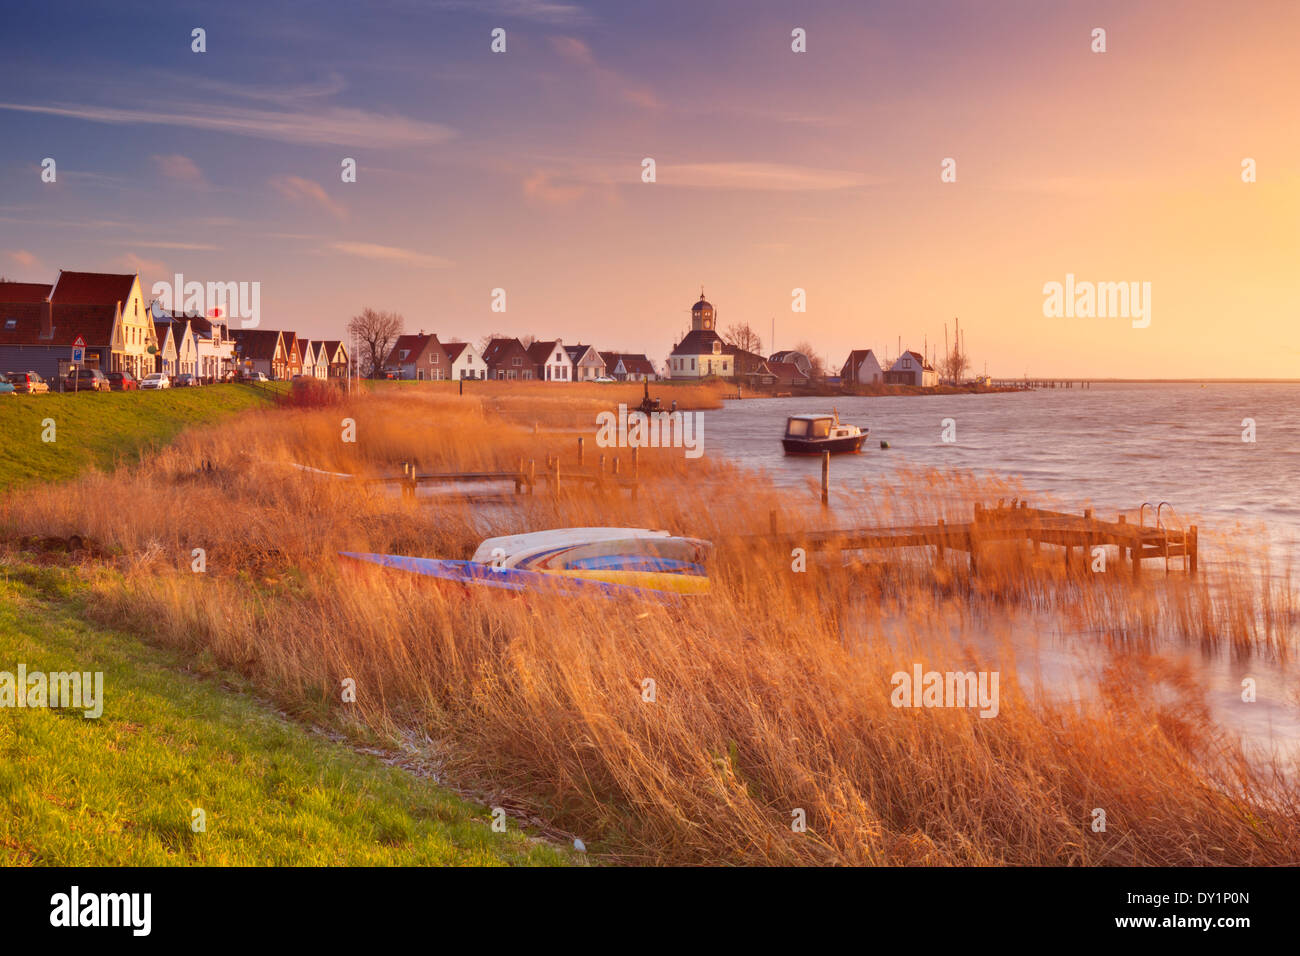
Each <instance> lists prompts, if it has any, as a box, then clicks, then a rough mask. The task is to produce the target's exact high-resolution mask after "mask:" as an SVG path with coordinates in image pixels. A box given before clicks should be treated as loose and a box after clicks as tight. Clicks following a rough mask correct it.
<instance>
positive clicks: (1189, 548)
mask: <svg viewBox="0 0 1300 956" xmlns="http://www.w3.org/2000/svg"><path fill="white" fill-rule="evenodd" d="M1197 537H1198V532H1197V530H1196V525H1192V526H1191V527H1190V528H1188V529H1187V535H1186V537H1184V538H1183V551H1184V553H1185V554H1186V555H1187V559H1186V560H1187V571H1188V573H1189V574H1195V573H1196V565H1197V556H1196V550H1197Z"/></svg>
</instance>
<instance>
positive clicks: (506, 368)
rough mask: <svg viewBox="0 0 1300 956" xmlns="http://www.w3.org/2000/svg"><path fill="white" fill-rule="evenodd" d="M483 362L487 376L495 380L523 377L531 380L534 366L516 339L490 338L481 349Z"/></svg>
mask: <svg viewBox="0 0 1300 956" xmlns="http://www.w3.org/2000/svg"><path fill="white" fill-rule="evenodd" d="M483 364H484V365H486V366H487V370H488V378H491V379H497V380H501V381H504V380H513V379H524V380H528V381H531V380H532V378H533V373H534V369H535V366H534V365H533V364H532V361H531V359H529V357H528V350H527V349H526V348H524V345H523V343H522V342H520V341H519V340H518V339H492V340H491V341H489V342H488V344H487V347H486V348H484V349H483Z"/></svg>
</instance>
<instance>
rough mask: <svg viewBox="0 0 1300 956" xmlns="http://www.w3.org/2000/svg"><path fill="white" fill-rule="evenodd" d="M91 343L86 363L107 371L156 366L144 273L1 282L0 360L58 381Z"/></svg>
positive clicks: (154, 334)
mask: <svg viewBox="0 0 1300 956" xmlns="http://www.w3.org/2000/svg"><path fill="white" fill-rule="evenodd" d="M77 342H81V343H83V344H84V346H85V353H84V357H83V364H85V365H87V366H91V367H94V368H99V369H101V370H103V371H105V372H113V371H128V372H130V373H131V374H132V375H136V376H142V375H146V374H148V373H149V372H152V371H153V366H154V357H153V354H152V353H151V352H150V351H149V350H150V349H151V348H153V349H154V350H155V351H156V349H157V332H156V330H155V329H154V326H153V321H152V319H151V317H150V314H149V310H148V309H147V308H145V306H144V298H143V296H142V295H141V292H140V277H139V276H138V275H118V274H110V273H100V272H67V271H64V270H60V271H59V276H58V278H57V279H56V280H55V282H54V285H53V286H49V285H45V284H43V283H34V282H4V283H0V362H2V363H4V364H5V367H6V370H8V369H15V370H17V369H21V370H23V371H33V372H36V373H37V374H38V375H41V376H42V377H45V378H50V379H58V378H61V377H62V376H63V375H65V374H66V373H67V370H68V368H69V367H70V365H71V362H72V347H73V345H74V343H77Z"/></svg>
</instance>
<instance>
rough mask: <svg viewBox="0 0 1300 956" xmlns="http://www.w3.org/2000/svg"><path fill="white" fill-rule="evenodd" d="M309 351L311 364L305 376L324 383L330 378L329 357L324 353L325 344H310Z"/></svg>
mask: <svg viewBox="0 0 1300 956" xmlns="http://www.w3.org/2000/svg"><path fill="white" fill-rule="evenodd" d="M311 349H312V363H311V366H310V367H309V368H308V371H307V374H308V375H310V376H311V377H312V378H318V379H321V380H322V381H324V380H325V379H327V378H329V377H330V360H329V356H328V355H327V354H326V352H325V343H324V342H312V343H311ZM304 367H306V366H304Z"/></svg>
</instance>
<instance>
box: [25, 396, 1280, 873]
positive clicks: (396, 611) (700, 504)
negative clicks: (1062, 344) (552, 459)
mask: <svg viewBox="0 0 1300 956" xmlns="http://www.w3.org/2000/svg"><path fill="white" fill-rule="evenodd" d="M543 388H544V387H543ZM529 401H530V402H531V403H533V404H536V403H537V401H540V399H529ZM586 401H587V399H586V398H585V397H582V398H581V399H580V401H579V403H578V404H577V407H569V408H563V407H560V406H561V405H562V404H563V403H557V407H556V408H555V409H554V410H553V415H550V416H547V417H548V420H551V421H553V422H555V423H559V424H558V427H567V425H568V423H569V422H576V423H579V424H580V425H581V423H584V422H585V427H587V428H589V429H591V431H592V432H594V415H593V414H592V413H593V407H588V406H586V405H585V404H584V403H585V402H586ZM593 401H596V400H594V399H593ZM503 404H504V405H505V406H507V407H503ZM510 405H511V403H510V402H507V401H505V399H504V398H503V397H499V396H498V397H493V396H488V395H482V396H473V397H471V396H456V395H452V394H449V393H447V392H445V391H439V390H434V389H429V390H423V391H419V392H415V391H411V392H404V391H403V392H399V391H398V390H392V391H389V390H380V391H378V392H376V393H375V394H372V395H362V396H358V397H356V398H355V399H353V400H351V401H349V402H348V403H346V404H345V405H344V406H341V407H338V408H328V409H306V410H303V409H277V410H274V411H267V412H262V413H258V414H255V415H249V416H245V417H244V418H242V419H239V420H236V421H234V422H232V423H230V424H228V425H225V426H222V427H220V428H215V429H210V430H206V431H198V432H193V433H190V434H187V435H185V436H183V438H182V439H181V440H180V441H179V442H177V443H176V444H175V445H173V446H172V447H170V448H168V449H167V450H165V451H163V452H161V453H159V454H157V455H155V456H153V457H151V458H150V459H148V460H147V461H145V462H143V463H142V464H141V465H140V466H139V467H137V468H134V469H132V470H130V471H118V472H116V473H113V474H107V475H106V474H92V475H88V476H86V477H84V478H83V479H80V480H78V481H75V482H72V483H70V484H67V485H62V486H59V487H57V488H54V487H49V488H38V489H32V490H29V491H27V492H25V493H24V494H23V496H22V497H21V499H20V498H17V497H10V498H7V499H5V500H4V501H3V502H2V503H0V527H2V528H3V530H4V534H5V536H6V540H8V541H10V542H13V541H15V540H17V539H18V538H20V537H21V536H24V535H55V536H67V535H72V534H78V535H82V536H84V537H86V538H89V539H93V540H94V541H96V542H98V544H99V546H100V549H101V551H100V552H99V553H100V554H101V555H107V556H101V557H98V558H93V559H92V558H86V559H85V560H84V562H83V564H84V567H83V568H82V573H83V574H84V577H85V580H86V581H87V582H88V585H89V586H90V587H91V588H92V589H93V592H94V595H95V601H94V602H93V608H92V613H94V614H96V615H98V616H99V617H100V618H102V620H103V621H104V622H105V623H112V624H114V625H117V626H126V627H130V628H133V629H135V630H137V631H139V632H141V633H143V634H145V635H148V636H150V637H151V639H153V640H156V641H159V642H162V643H165V644H168V645H171V646H176V647H180V648H183V649H185V650H188V651H190V652H192V653H195V654H208V655H211V656H213V657H214V658H215V659H216V660H218V661H219V662H221V663H222V664H223V665H225V666H228V667H231V668H235V669H238V670H239V671H240V672H241V673H243V674H245V675H246V676H248V677H250V678H252V679H253V680H255V681H256V682H257V684H258V685H259V686H260V687H261V688H263V689H264V691H265V692H266V693H267V694H268V695H269V696H271V697H273V698H274V699H275V700H276V701H277V702H279V703H280V704H281V705H282V706H284V707H285V708H286V709H288V710H289V711H291V712H293V713H296V714H299V715H301V716H302V717H303V719H307V720H311V721H313V722H317V723H323V724H330V725H332V726H334V727H336V728H339V729H343V730H345V731H346V732H349V733H356V734H361V733H365V734H372V735H373V734H378V735H381V736H383V737H387V738H390V739H393V740H403V741H407V742H409V741H411V740H420V741H431V743H425V744H422V746H425V747H426V748H428V749H429V750H430V751H431V753H432V754H433V755H434V756H436V759H437V761H438V762H439V764H440V765H441V766H443V767H444V768H445V772H446V774H447V775H448V777H449V778H450V779H451V780H452V781H454V782H456V783H459V784H460V785H462V786H464V787H466V788H469V789H473V790H476V791H478V792H483V793H487V794H490V795H491V796H492V799H494V800H495V801H497V802H500V803H502V804H503V805H508V806H518V807H522V808H525V809H526V810H527V812H528V813H530V814H533V815H536V816H538V817H541V818H543V819H545V820H547V821H549V822H551V823H552V824H553V825H555V826H556V827H559V828H562V829H564V830H567V831H570V832H574V833H578V834H580V835H582V837H583V839H584V840H586V841H587V843H588V845H589V846H592V847H593V848H594V849H596V850H598V851H600V852H602V853H604V854H606V855H607V857H608V858H609V859H611V860H615V861H624V862H644V863H654V864H700V863H733V864H826V863H832V864H944V865H949V864H1083V865H1098V864H1153V865H1163V864H1190V865H1201V864H1238V865H1245V864H1277V863H1290V862H1296V860H1297V856H1298V855H1300V851H1298V850H1297V847H1300V791H1297V789H1296V786H1297V785H1296V783H1295V781H1296V779H1297V778H1296V774H1295V770H1296V769H1297V768H1295V767H1293V766H1287V765H1285V764H1283V763H1281V762H1280V761H1279V759H1277V758H1275V759H1274V760H1273V761H1271V762H1264V763H1261V762H1259V761H1252V760H1250V759H1247V757H1246V755H1245V754H1244V752H1243V750H1242V747H1241V746H1240V743H1239V741H1237V740H1236V739H1235V738H1234V737H1233V736H1232V735H1231V734H1228V733H1225V732H1224V731H1222V730H1221V729H1219V728H1217V727H1216V726H1215V725H1214V724H1213V722H1212V721H1211V720H1210V719H1209V716H1208V711H1207V708H1206V703H1205V700H1204V691H1203V689H1202V688H1200V687H1199V686H1198V684H1197V682H1196V681H1195V680H1194V679H1193V677H1192V675H1191V674H1190V673H1189V672H1188V671H1187V670H1186V668H1185V666H1182V665H1180V664H1178V663H1177V662H1176V661H1171V660H1169V659H1167V658H1164V657H1162V656H1161V655H1160V654H1159V650H1160V648H1161V646H1162V644H1163V643H1164V642H1168V641H1175V642H1182V643H1185V644H1188V645H1191V646H1195V647H1200V648H1202V649H1203V650H1204V652H1205V653H1215V654H1218V653H1231V654H1234V655H1252V654H1258V655H1263V656H1268V657H1269V658H1270V659H1272V660H1275V661H1278V662H1281V664H1282V665H1285V663H1286V660H1287V657H1288V649H1289V648H1291V647H1292V646H1293V644H1294V638H1295V628H1296V614H1295V607H1294V605H1293V604H1292V603H1291V601H1292V600H1293V598H1292V595H1293V594H1294V589H1293V588H1292V587H1291V584H1290V581H1289V578H1285V579H1284V580H1282V581H1281V582H1280V583H1279V582H1278V575H1276V574H1274V575H1262V574H1261V573H1260V567H1259V562H1260V560H1262V559H1261V558H1259V557H1258V556H1256V555H1255V554H1253V553H1251V552H1247V551H1242V552H1240V553H1235V554H1232V555H1230V560H1226V561H1223V562H1217V563H1216V565H1215V566H1216V568H1218V569H1219V570H1216V571H1214V572H1213V573H1210V572H1208V571H1207V572H1206V573H1204V574H1203V575H1201V576H1200V577H1198V578H1197V579H1192V580H1186V581H1184V580H1181V579H1178V580H1176V579H1174V578H1172V577H1171V578H1170V579H1168V580H1166V579H1165V578H1164V577H1163V575H1151V576H1150V577H1149V578H1147V579H1143V580H1141V581H1135V580H1132V579H1129V578H1127V577H1125V576H1124V575H1121V574H1116V575H1113V576H1112V575H1105V576H1094V577H1091V578H1083V577H1081V576H1080V575H1078V574H1072V573H1069V572H1068V571H1066V570H1065V569H1064V568H1062V567H1060V566H1059V565H1058V564H1057V563H1051V562H1046V561H1043V560H1042V559H1040V558H1036V557H1035V556H1034V555H1033V554H1032V553H1029V552H1027V550H1026V549H1023V548H1012V547H1007V548H1004V549H998V551H997V552H995V553H993V554H991V555H989V556H987V557H986V558H985V560H984V561H983V562H982V565H981V569H980V574H979V575H978V576H976V577H972V576H971V575H970V573H969V570H968V569H967V568H966V566H965V564H964V561H963V560H962V558H961V557H960V556H958V555H951V554H950V555H949V556H947V557H945V558H944V559H942V560H940V559H937V558H936V557H935V556H934V554H933V553H932V551H928V550H927V551H919V550H918V551H917V552H916V553H908V554H902V555H894V556H882V555H870V554H867V555H857V556H853V555H838V554H823V555H816V554H810V555H809V556H808V559H807V568H806V570H804V571H796V570H794V569H793V565H794V564H795V561H794V558H793V556H792V555H791V554H790V553H788V552H787V551H784V550H776V549H773V548H771V547H767V546H764V545H763V544H762V542H761V541H756V540H754V539H750V540H743V538H742V536H746V535H761V534H763V533H764V532H766V531H767V530H768V529H769V527H770V523H771V521H772V520H773V515H774V514H775V515H776V520H777V521H778V523H779V525H780V527H781V528H782V529H783V530H795V529H800V528H815V527H819V526H820V525H821V524H822V523H823V522H824V521H825V518H824V517H823V516H821V515H820V513H819V510H818V508H817V506H816V505H815V504H813V503H811V502H810V504H809V505H808V507H804V506H802V505H798V504H792V503H791V501H790V497H789V494H788V493H786V494H778V493H777V492H776V491H775V490H774V489H773V488H772V487H771V486H770V485H769V484H768V483H767V482H766V481H765V480H764V479H763V478H762V477H761V476H756V475H752V474H748V473H743V472H740V471H738V470H737V469H735V468H732V467H730V466H728V465H727V464H725V463H723V462H719V461H713V460H710V459H709V458H708V457H707V456H706V457H705V458H703V459H699V460H695V461H688V460H685V459H684V458H683V457H682V456H681V452H680V451H676V452H674V451H672V450H668V449H660V450H654V449H649V450H643V452H642V456H641V460H640V468H641V475H642V477H643V482H642V485H641V488H640V493H639V495H638V496H637V497H636V498H635V499H633V498H631V497H630V496H628V495H627V494H625V493H619V492H614V491H609V492H605V493H598V492H592V491H589V490H580V489H578V488H576V487H575V488H562V490H561V492H560V493H559V494H558V495H552V494H549V493H545V492H544V491H543V490H542V489H539V491H538V493H537V494H535V495H531V496H528V495H525V496H520V497H518V498H508V499H505V500H503V501H502V502H500V503H498V504H494V505H488V506H483V505H469V504H466V503H465V502H463V501H456V500H443V499H435V500H428V499H415V500H411V499H403V498H401V497H399V496H397V495H394V494H391V493H387V492H385V491H383V490H382V489H378V488H373V487H365V486H359V485H358V484H356V483H354V482H350V481H347V480H344V479H337V478H330V477H327V476H322V475H319V474H315V473H310V472H304V471H301V470H297V469H294V468H292V467H289V463H291V462H292V463H296V464H299V465H306V466H309V467H311V468H316V469H320V470H322V471H330V472H341V473H346V474H358V475H367V474H378V473H384V472H389V473H391V471H392V469H393V468H394V467H395V465H396V463H397V462H399V461H404V460H405V461H416V462H417V463H419V464H420V466H421V467H427V468H429V469H430V470H446V471H450V470H482V469H492V468H498V467H512V466H514V465H515V464H517V462H518V460H519V459H520V458H533V459H541V458H543V457H544V456H545V455H546V454H567V455H571V454H572V448H573V440H572V436H570V435H557V434H554V433H548V432H547V431H544V430H542V431H538V432H537V433H534V431H533V430H532V428H531V427H530V426H529V425H527V424H525V422H524V419H525V418H526V417H527V416H526V415H521V414H520V412H519V408H518V407H509V406H510ZM606 407H607V406H606ZM345 418H348V419H352V420H353V422H354V423H355V426H356V437H357V440H356V442H355V443H349V442H345V441H343V440H342V437H341V436H342V429H343V428H344V427H345V426H344V425H343V419H345ZM1017 493H1018V489H1017V488H1016V487H1015V486H1014V484H1013V483H1006V482H999V481H996V480H993V479H989V478H984V477H979V476H975V475H969V474H948V473H938V472H916V473H909V474H905V475H903V476H902V477H901V478H900V479H898V480H897V481H895V482H894V483H893V484H890V485H887V486H886V485H879V486H876V487H873V488H871V489H864V493H863V494H861V495H855V496H853V498H852V499H851V500H850V501H849V502H846V505H845V507H846V508H849V509H851V512H850V513H849V514H848V515H847V516H846V517H847V519H848V520H850V521H853V522H860V523H862V524H875V523H899V522H905V521H906V522H920V521H923V520H931V519H933V518H936V517H946V518H947V519H948V520H953V521H956V520H966V519H968V518H969V515H970V512H971V509H972V507H973V505H974V503H975V502H977V501H978V502H985V503H991V502H996V500H997V499H999V498H1006V499H1009V498H1011V497H1014V496H1015V495H1016V494H1017ZM810 497H811V496H810ZM582 525H628V526H642V527H660V528H666V529H668V530H670V531H674V532H677V533H684V534H690V535H694V536H698V537H704V538H709V539H711V540H714V541H715V542H716V543H717V545H718V548H717V554H716V556H715V567H714V569H713V573H712V579H713V583H714V586H713V591H712V593H711V594H710V595H708V596H707V597H703V598H699V599H692V600H691V601H690V602H689V603H688V604H686V605H685V606H683V607H675V606H660V605H656V604H649V603H640V602H635V601H626V600H615V601H608V600H592V599H581V600H578V599H568V598H566V599H560V598H554V597H546V596H538V595H534V596H506V597H503V596H502V594H501V593H500V592H484V591H477V590H470V591H466V590H463V589H459V588H447V587H440V586H436V585H431V584H429V583H428V582H426V581H424V580H422V579H419V578H416V577H414V576H408V575H403V574H399V573H395V572H387V571H383V570H380V569H376V568H371V567H366V566H360V565H353V564H351V563H348V562H345V561H342V560H340V558H339V557H338V552H340V551H349V550H350V551H378V552H386V553H399V554H413V555H424V556H438V557H457V558H463V557H468V556H469V554H470V553H471V552H472V551H473V549H474V548H475V546H476V545H477V544H478V542H479V541H480V540H481V538H482V537H484V536H485V535H488V534H505V533H516V532H519V531H525V530H538V529H542V528H550V527H563V526H582ZM196 548H202V549H204V551H205V553H206V570H205V571H204V572H203V573H195V572H194V571H193V570H192V563H193V554H194V549H196ZM1025 613H1032V614H1035V615H1047V616H1049V617H1050V618H1051V619H1053V620H1055V621H1058V622H1059V624H1060V626H1061V628H1062V629H1064V630H1068V631H1075V632H1078V633H1081V634H1090V635H1093V637H1094V639H1095V641H1096V644H1097V648H1098V650H1099V652H1100V653H1101V654H1102V655H1103V661H1104V665H1103V669H1102V671H1101V673H1100V675H1099V685H1098V686H1099V692H1098V694H1097V696H1096V698H1095V699H1086V700H1083V701H1070V700H1061V699H1056V698H1053V697H1052V696H1050V695H1048V694H1044V693H1042V692H1040V691H1038V690H1036V689H1035V688H1033V687H1030V686H1021V685H1020V684H1019V683H1018V682H1017V680H1016V679H1015V674H1016V669H1015V663H1016V655H1017V650H1016V647H1015V645H1014V642H1013V641H1012V640H1011V633H1012V629H1013V622H1014V619H1015V617H1016V615H1020V614H1025ZM914 664H921V665H922V666H923V667H924V669H926V670H930V669H937V670H951V669H960V670H996V671H999V672H1000V673H1001V675H1002V682H1001V686H1000V701H999V708H998V714H997V716H996V717H990V718H982V717H979V716H978V715H977V713H976V712H975V711H973V710H971V709H963V708H903V707H896V706H894V705H893V703H891V691H892V690H893V685H892V682H891V678H892V675H893V674H895V673H896V672H899V671H904V672H908V671H910V670H911V669H912V667H913V665H914ZM345 678H352V679H353V680H355V682H356V686H357V692H358V693H357V700H356V702H355V703H344V702H342V700H341V699H340V698H341V695H340V686H341V682H342V681H343V680H344V679H345ZM647 681H652V682H653V684H647ZM648 688H650V689H652V693H651V696H652V697H653V700H648V699H647V697H646V695H647V693H648V690H647V689H648ZM1098 809H1100V810H1104V813H1105V819H1106V828H1105V830H1104V831H1098V830H1095V829H1094V821H1095V819H1096V813H1095V811H1096V810H1098ZM801 819H802V820H806V829H802V830H801V829H800V828H799V827H798V825H797V824H798V822H799V821H800V820H801Z"/></svg>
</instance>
